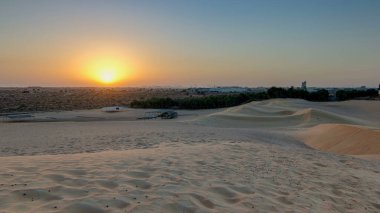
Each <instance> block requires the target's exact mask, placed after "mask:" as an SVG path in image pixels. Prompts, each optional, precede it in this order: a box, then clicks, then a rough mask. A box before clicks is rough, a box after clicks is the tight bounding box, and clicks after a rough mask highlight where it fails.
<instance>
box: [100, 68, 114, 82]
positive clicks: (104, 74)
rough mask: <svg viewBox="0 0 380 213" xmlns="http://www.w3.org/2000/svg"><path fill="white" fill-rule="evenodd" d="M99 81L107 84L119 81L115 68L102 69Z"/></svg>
mask: <svg viewBox="0 0 380 213" xmlns="http://www.w3.org/2000/svg"><path fill="white" fill-rule="evenodd" d="M99 81H101V82H102V83H105V84H111V83H113V82H115V81H117V75H116V72H115V70H102V71H101V72H100V73H99Z"/></svg>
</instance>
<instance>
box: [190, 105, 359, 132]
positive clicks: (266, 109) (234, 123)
mask: <svg viewBox="0 0 380 213" xmlns="http://www.w3.org/2000/svg"><path fill="white" fill-rule="evenodd" d="M197 122H198V123H200V124H202V125H209V126H219V127H242V128H250V127H265V128H279V127H287V128H289V127H293V128H298V127H312V126H315V125H319V124H322V123H340V124H354V125H363V124H366V121H364V120H362V119H360V118H355V117H351V116H348V115H346V114H344V113H343V114H340V113H339V112H331V111H328V110H326V109H324V108H323V107H318V105H317V104H315V103H312V102H308V101H304V100H283V99H276V100H269V101H261V102H251V103H248V104H244V105H241V106H237V107H232V108H228V109H226V110H224V111H222V112H216V113H213V114H210V115H207V116H204V117H201V118H200V119H198V120H197Z"/></svg>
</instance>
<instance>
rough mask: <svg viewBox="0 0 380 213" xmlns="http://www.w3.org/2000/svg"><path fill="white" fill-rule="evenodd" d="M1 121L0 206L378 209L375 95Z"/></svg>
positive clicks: (379, 117) (379, 135)
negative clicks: (162, 116) (166, 115)
mask: <svg viewBox="0 0 380 213" xmlns="http://www.w3.org/2000/svg"><path fill="white" fill-rule="evenodd" d="M149 111H150V110H135V109H130V110H126V111H123V112H118V113H113V114H108V113H104V112H101V110H84V111H66V112H47V113H37V114H35V119H34V120H33V121H31V122H23V123H18V122H3V123H0V136H1V137H0V156H1V157H0V160H1V163H0V177H1V178H0V212H73V213H79V212H94V213H96V212H379V211H380V161H379V159H380V158H379V156H380V131H379V130H380V102H379V101H346V102H329V103H315V102H307V101H303V100H291V99H275V100H268V101H262V102H251V103H248V104H245V105H241V106H238V107H232V108H228V109H218V110H199V111H186V110H179V111H178V113H179V117H178V119H174V120H137V119H136V118H137V117H139V116H141V115H144V113H146V112H149Z"/></svg>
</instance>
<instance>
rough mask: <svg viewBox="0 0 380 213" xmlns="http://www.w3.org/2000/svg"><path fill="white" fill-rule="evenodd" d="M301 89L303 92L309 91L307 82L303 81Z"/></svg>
mask: <svg viewBox="0 0 380 213" xmlns="http://www.w3.org/2000/svg"><path fill="white" fill-rule="evenodd" d="M301 89H302V90H307V86H306V81H303V82H302V84H301Z"/></svg>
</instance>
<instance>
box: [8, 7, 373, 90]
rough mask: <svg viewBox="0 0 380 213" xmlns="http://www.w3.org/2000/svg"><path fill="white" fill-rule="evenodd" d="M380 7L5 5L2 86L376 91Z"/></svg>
mask: <svg viewBox="0 0 380 213" xmlns="http://www.w3.org/2000/svg"><path fill="white" fill-rule="evenodd" d="M89 2H91V4H89ZM337 8H339V10H337ZM379 9H380V3H376V1H366V0H363V1H350V0H348V1H346V3H345V4H344V5H343V4H340V3H339V2H338V1H337V2H335V1H323V2H322V3H315V2H309V1H302V0H290V1H286V2H285V1H284V2H278V1H270V0H268V1H247V2H235V1H224V0H221V1H206V2H202V3H201V2H198V1H173V0H163V1H160V2H158V1H157V2H156V1H147V0H139V1H112V0H110V1H101V0H92V1H59V2H58V1H44V0H36V1H16V0H15V1H0V47H1V48H0V87H7V86H82V87H86V86H123V87H124V86H171V87H177V86H180V87H191V86H252V87H257V86H299V85H300V83H301V82H302V81H304V80H306V81H308V84H309V85H310V86H327V87H356V86H361V85H366V86H369V87H377V85H378V84H379V83H380V82H379V77H380V76H379V73H380V71H379V69H380V60H379V57H380V37H379V36H378V35H379V34H380V16H379V13H378V11H379Z"/></svg>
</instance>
